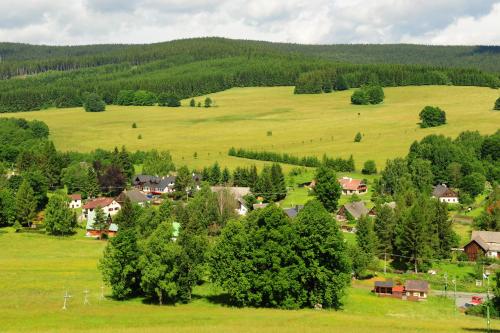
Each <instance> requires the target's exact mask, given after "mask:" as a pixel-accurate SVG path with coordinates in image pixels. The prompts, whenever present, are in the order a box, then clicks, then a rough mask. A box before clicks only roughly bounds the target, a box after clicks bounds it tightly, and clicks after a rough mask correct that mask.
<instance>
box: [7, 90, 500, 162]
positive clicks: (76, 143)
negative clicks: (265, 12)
mask: <svg viewBox="0 0 500 333" xmlns="http://www.w3.org/2000/svg"><path fill="white" fill-rule="evenodd" d="M384 91H385V95H386V99H385V101H384V103H383V104H381V105H375V106H355V105H351V104H350V96H351V94H352V90H350V91H343V92H335V93H331V94H321V95H294V94H293V87H273V88H234V89H230V90H227V91H223V92H219V93H215V94H212V95H210V96H211V97H212V98H213V99H214V100H215V101H216V103H217V107H213V108H209V109H206V108H191V107H188V106H183V107H180V108H162V107H157V106H152V107H134V106H129V107H124V106H108V107H107V110H106V111H105V112H102V113H99V112H97V113H92V112H90V113H89V112H84V111H83V109H82V108H71V109H50V110H44V111H36V112H25V113H16V114H1V115H0V116H2V117H22V118H26V119H39V120H43V121H45V122H46V123H47V124H48V125H49V127H50V130H51V138H52V139H53V140H54V142H55V144H56V146H57V148H58V149H62V150H78V151H90V150H93V149H95V148H107V149H112V148H113V147H114V146H121V145H126V146H127V148H128V149H130V150H136V149H143V150H149V149H151V148H157V149H165V150H170V151H171V152H172V154H173V156H174V160H175V162H176V163H177V164H178V165H181V164H188V165H189V166H191V167H203V166H206V165H208V164H212V163H213V162H214V161H216V160H217V161H219V163H220V164H221V165H223V166H228V167H230V168H233V167H235V166H238V165H245V164H247V165H248V164H253V163H255V164H257V165H258V166H261V165H262V164H263V163H262V162H257V163H256V162H254V161H251V160H245V159H240V158H235V157H229V156H227V151H228V149H229V148H230V147H231V146H234V147H244V148H248V149H256V150H271V151H276V152H287V153H291V154H296V155H298V156H304V155H315V156H322V155H323V154H324V153H326V154H327V155H330V156H341V157H344V158H347V157H349V155H351V154H353V156H354V159H355V161H356V164H357V168H358V169H361V167H362V165H363V163H364V161H366V160H368V159H373V160H375V161H376V163H377V167H378V169H379V170H380V169H382V167H383V165H384V163H385V161H386V159H388V158H393V157H396V156H404V155H406V153H407V152H408V149H409V146H410V144H411V143H412V142H413V141H414V140H418V139H421V138H422V137H424V136H426V135H428V134H436V133H437V134H445V135H448V136H456V135H457V134H458V133H460V132H461V131H464V130H479V131H480V132H481V133H483V134H487V133H493V132H494V131H496V130H497V129H498V124H499V123H500V113H499V112H494V111H492V105H493V102H494V101H495V99H496V98H497V97H498V90H494V89H490V88H480V87H451V86H421V87H398V88H385V89H384ZM203 99H204V97H198V98H196V100H197V101H202V100H203ZM183 105H188V100H185V101H183ZM426 105H436V106H439V107H441V108H442V109H443V110H445V111H446V117H447V121H448V124H446V125H444V126H440V127H436V128H427V129H421V128H419V126H418V124H417V123H418V122H419V119H418V114H419V112H420V111H421V109H422V108H423V107H424V106H426ZM134 122H136V123H137V126H138V128H135V129H134V128H132V123H134ZM268 131H272V136H267V132H268ZM358 131H359V132H361V133H363V135H364V137H363V140H362V141H361V142H360V143H354V142H353V139H354V136H355V134H356V133H357V132H358ZM139 134H141V135H142V139H141V140H139V139H138V135H139ZM195 152H197V154H198V157H197V158H196V159H195V158H194V156H193V155H194V153H195Z"/></svg>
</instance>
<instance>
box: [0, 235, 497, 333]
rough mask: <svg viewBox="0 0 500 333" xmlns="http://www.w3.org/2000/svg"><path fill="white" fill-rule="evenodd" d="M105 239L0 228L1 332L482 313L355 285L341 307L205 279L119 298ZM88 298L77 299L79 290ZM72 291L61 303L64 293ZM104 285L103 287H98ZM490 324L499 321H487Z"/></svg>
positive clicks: (405, 328)
mask: <svg viewBox="0 0 500 333" xmlns="http://www.w3.org/2000/svg"><path fill="white" fill-rule="evenodd" d="M104 246H105V243H104V242H101V241H96V240H89V239H85V238H84V237H83V235H82V233H81V232H80V233H79V234H78V235H75V236H72V237H67V238H56V237H51V236H47V235H41V234H16V233H14V232H12V230H11V229H3V230H0V248H1V249H2V251H1V252H0V281H1V283H0V295H2V297H0V331H2V332H14V331H15V332H19V331H21V332H28V331H37V332H49V331H50V332H54V331H56V332H78V331H85V330H90V331H93V332H218V333H220V332H231V333H233V332H325V331H330V332H334V331H342V332H361V333H363V332H367V333H368V332H369V333H376V332H450V333H451V332H481V329H482V328H484V327H485V323H484V320H482V319H480V318H472V317H467V316H465V315H463V314H459V313H455V312H454V310H453V305H452V302H451V300H445V299H442V298H438V297H431V298H430V299H429V301H427V302H421V303H412V302H403V301H400V300H394V299H383V298H378V297H376V296H374V295H372V294H371V293H370V291H369V286H366V287H365V286H363V285H362V284H361V285H359V286H358V287H356V288H351V289H350V290H349V295H348V297H347V299H346V305H345V308H344V309H343V310H341V311H337V312H336V311H315V310H308V309H305V310H298V311H286V310H276V309H253V308H243V309H238V308H232V307H228V306H226V305H224V304H223V303H221V301H222V300H223V296H221V293H220V291H219V290H217V288H215V287H214V286H212V285H210V284H205V285H202V286H200V287H197V288H196V290H195V295H194V301H193V302H192V303H190V304H187V305H176V306H162V307H160V306H156V305H148V304H144V303H143V302H142V301H141V300H140V299H135V300H130V301H126V302H118V301H113V300H110V299H109V298H106V299H104V300H99V296H100V293H101V285H102V284H101V281H100V275H99V272H98V270H97V261H98V257H99V256H100V254H101V252H102V250H103V248H104ZM85 289H88V290H89V291H90V294H89V300H90V305H84V304H83V300H84V294H83V292H84V290H85ZM66 290H68V291H69V293H70V294H71V295H72V298H71V299H70V301H69V307H68V310H67V311H63V310H61V308H62V305H63V295H64V292H65V291H66ZM108 292H109V290H108V289H107V288H106V289H105V293H106V294H107V293H108ZM492 327H493V328H496V329H500V323H499V322H497V321H493V324H492Z"/></svg>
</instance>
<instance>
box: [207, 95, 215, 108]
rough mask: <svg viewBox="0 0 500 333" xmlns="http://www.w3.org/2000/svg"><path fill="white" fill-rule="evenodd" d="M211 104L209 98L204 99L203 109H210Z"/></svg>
mask: <svg viewBox="0 0 500 333" xmlns="http://www.w3.org/2000/svg"><path fill="white" fill-rule="evenodd" d="M212 103H213V101H212V99H211V98H210V97H207V98H205V107H206V108H209V107H211V106H212Z"/></svg>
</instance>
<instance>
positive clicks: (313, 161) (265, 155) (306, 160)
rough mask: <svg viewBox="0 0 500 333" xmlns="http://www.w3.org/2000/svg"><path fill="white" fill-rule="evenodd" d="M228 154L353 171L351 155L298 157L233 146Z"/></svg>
mask: <svg viewBox="0 0 500 333" xmlns="http://www.w3.org/2000/svg"><path fill="white" fill-rule="evenodd" d="M228 155H229V156H234V157H241V158H247V159H251V160H258V161H270V162H277V163H286V164H292V165H299V166H305V167H319V166H320V165H321V164H326V165H327V166H329V167H331V168H333V169H334V170H336V171H343V172H352V171H355V165H354V159H353V157H352V155H351V156H350V157H349V159H343V158H340V157H337V158H331V157H328V156H326V155H323V158H322V159H319V158H318V157H316V156H303V157H298V156H294V155H290V154H287V153H276V152H272V151H255V150H248V149H244V148H238V149H236V148H234V147H231V148H230V149H229V151H228Z"/></svg>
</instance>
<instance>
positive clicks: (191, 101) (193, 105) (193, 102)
mask: <svg viewBox="0 0 500 333" xmlns="http://www.w3.org/2000/svg"><path fill="white" fill-rule="evenodd" d="M189 106H190V107H192V108H194V107H195V106H196V102H195V100H194V98H191V100H190V101H189Z"/></svg>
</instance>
